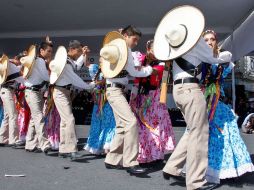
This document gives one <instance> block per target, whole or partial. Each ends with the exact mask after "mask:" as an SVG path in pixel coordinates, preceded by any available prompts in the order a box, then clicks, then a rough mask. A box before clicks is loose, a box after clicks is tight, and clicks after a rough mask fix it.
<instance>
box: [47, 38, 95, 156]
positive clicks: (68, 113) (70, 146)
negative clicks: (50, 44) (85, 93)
mask: <svg viewBox="0 0 254 190" xmlns="http://www.w3.org/2000/svg"><path fill="white" fill-rule="evenodd" d="M82 53H83V51H82V44H81V43H80V42H79V41H77V40H73V41H70V43H69V47H68V58H67V64H66V65H65V67H64V69H63V72H62V74H61V75H60V76H59V78H58V79H57V80H56V82H55V84H54V92H53V99H54V102H55V105H56V108H57V110H58V112H59V114H60V117H61V122H60V143H59V157H63V158H66V157H69V158H71V160H72V161H75V160H77V159H79V158H81V157H82V155H80V154H78V153H77V152H78V150H77V137H76V132H75V118H74V116H73V113H72V102H71V97H70V93H71V91H70V89H71V86H72V85H73V86H75V87H78V88H81V89H92V88H93V87H94V84H93V83H90V84H87V83H85V82H84V81H83V80H82V79H81V78H80V77H79V76H78V75H77V74H76V73H75V72H74V70H75V61H76V60H77V59H78V58H79V57H80V56H81V54H82ZM51 67H52V62H51V63H50V68H51Z"/></svg>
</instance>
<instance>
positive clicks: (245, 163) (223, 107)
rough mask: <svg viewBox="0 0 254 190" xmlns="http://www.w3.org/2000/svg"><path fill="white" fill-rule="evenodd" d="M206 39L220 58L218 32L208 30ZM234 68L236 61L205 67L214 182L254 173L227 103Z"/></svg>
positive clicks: (210, 176) (210, 173) (209, 171)
mask: <svg viewBox="0 0 254 190" xmlns="http://www.w3.org/2000/svg"><path fill="white" fill-rule="evenodd" d="M203 37H204V39H205V41H206V43H207V44H208V45H209V46H210V47H211V48H212V49H213V52H214V56H215V57H218V56H219V55H220V51H219V48H218V44H217V36H216V33H215V32H214V31H213V30H207V31H205V32H204V33H203ZM229 61H230V60H229ZM233 67H234V64H233V63H232V62H228V63H225V64H220V65H217V64H213V65H208V64H204V65H203V71H202V85H203V86H204V88H205V89H204V95H205V98H206V101H207V107H208V118H209V126H210V127H209V143H208V169H207V172H206V179H207V180H208V181H209V182H213V183H220V179H226V178H234V177H238V176H241V175H243V174H244V173H246V172H252V171H254V166H253V164H252V161H251V158H250V154H249V152H248V150H247V147H246V145H245V143H244V141H243V140H242V138H241V135H240V132H239V129H238V125H237V117H236V115H235V114H234V112H233V111H232V110H231V108H230V106H229V105H227V104H225V103H224V102H223V99H224V97H225V93H224V90H223V84H224V79H225V78H226V77H227V75H228V74H229V73H231V70H232V68H233Z"/></svg>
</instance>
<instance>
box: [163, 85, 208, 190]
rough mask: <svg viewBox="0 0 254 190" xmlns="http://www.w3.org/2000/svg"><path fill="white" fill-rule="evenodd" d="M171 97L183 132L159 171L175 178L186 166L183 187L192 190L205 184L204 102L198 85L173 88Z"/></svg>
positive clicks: (205, 138)
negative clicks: (185, 127)
mask: <svg viewBox="0 0 254 190" xmlns="http://www.w3.org/2000/svg"><path fill="white" fill-rule="evenodd" d="M173 96H174V100H175V103H176V105H177V107H179V108H180V110H181V112H182V114H183V116H184V119H185V121H186V123H187V131H186V132H185V133H184V135H183V136H182V138H181V140H180V141H179V143H178V145H177V147H176V149H175V150H174V152H173V154H172V155H171V156H170V158H169V160H168V161H167V164H166V166H165V167H164V169H163V171H164V172H166V173H169V174H172V175H176V176H178V175H180V172H181V171H182V168H183V166H184V165H185V163H186V186H187V189H188V190H193V189H197V188H199V187H201V186H202V185H203V184H205V183H206V180H205V173H206V169H207V166H208V155H207V152H208V130H209V124H208V116H207V110H206V101H205V98H204V95H203V93H202V92H201V90H200V88H199V86H198V84H192V83H187V84H177V85H175V86H174V88H173Z"/></svg>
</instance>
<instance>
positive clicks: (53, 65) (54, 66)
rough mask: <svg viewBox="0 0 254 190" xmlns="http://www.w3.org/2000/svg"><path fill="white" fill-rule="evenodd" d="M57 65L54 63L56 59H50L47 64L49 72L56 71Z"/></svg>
mask: <svg viewBox="0 0 254 190" xmlns="http://www.w3.org/2000/svg"><path fill="white" fill-rule="evenodd" d="M57 68H58V67H57V65H56V61H55V60H52V61H51V62H50V64H49V69H50V71H51V72H56V71H57Z"/></svg>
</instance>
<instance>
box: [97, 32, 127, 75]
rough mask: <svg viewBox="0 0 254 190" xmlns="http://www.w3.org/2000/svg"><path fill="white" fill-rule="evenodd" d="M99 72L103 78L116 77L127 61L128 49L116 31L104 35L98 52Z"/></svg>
mask: <svg viewBox="0 0 254 190" xmlns="http://www.w3.org/2000/svg"><path fill="white" fill-rule="evenodd" d="M100 56H101V57H102V62H101V63H100V67H101V71H102V73H103V76H104V77H105V78H114V77H116V76H117V75H118V74H119V73H120V72H121V71H122V70H123V68H124V67H125V65H126V63H127V59H128V48H127V44H126V41H125V39H124V37H123V36H122V35H121V34H120V33H119V32H117V31H112V32H109V33H107V34H106V36H105V38H104V40H103V47H102V49H101V51H100Z"/></svg>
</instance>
